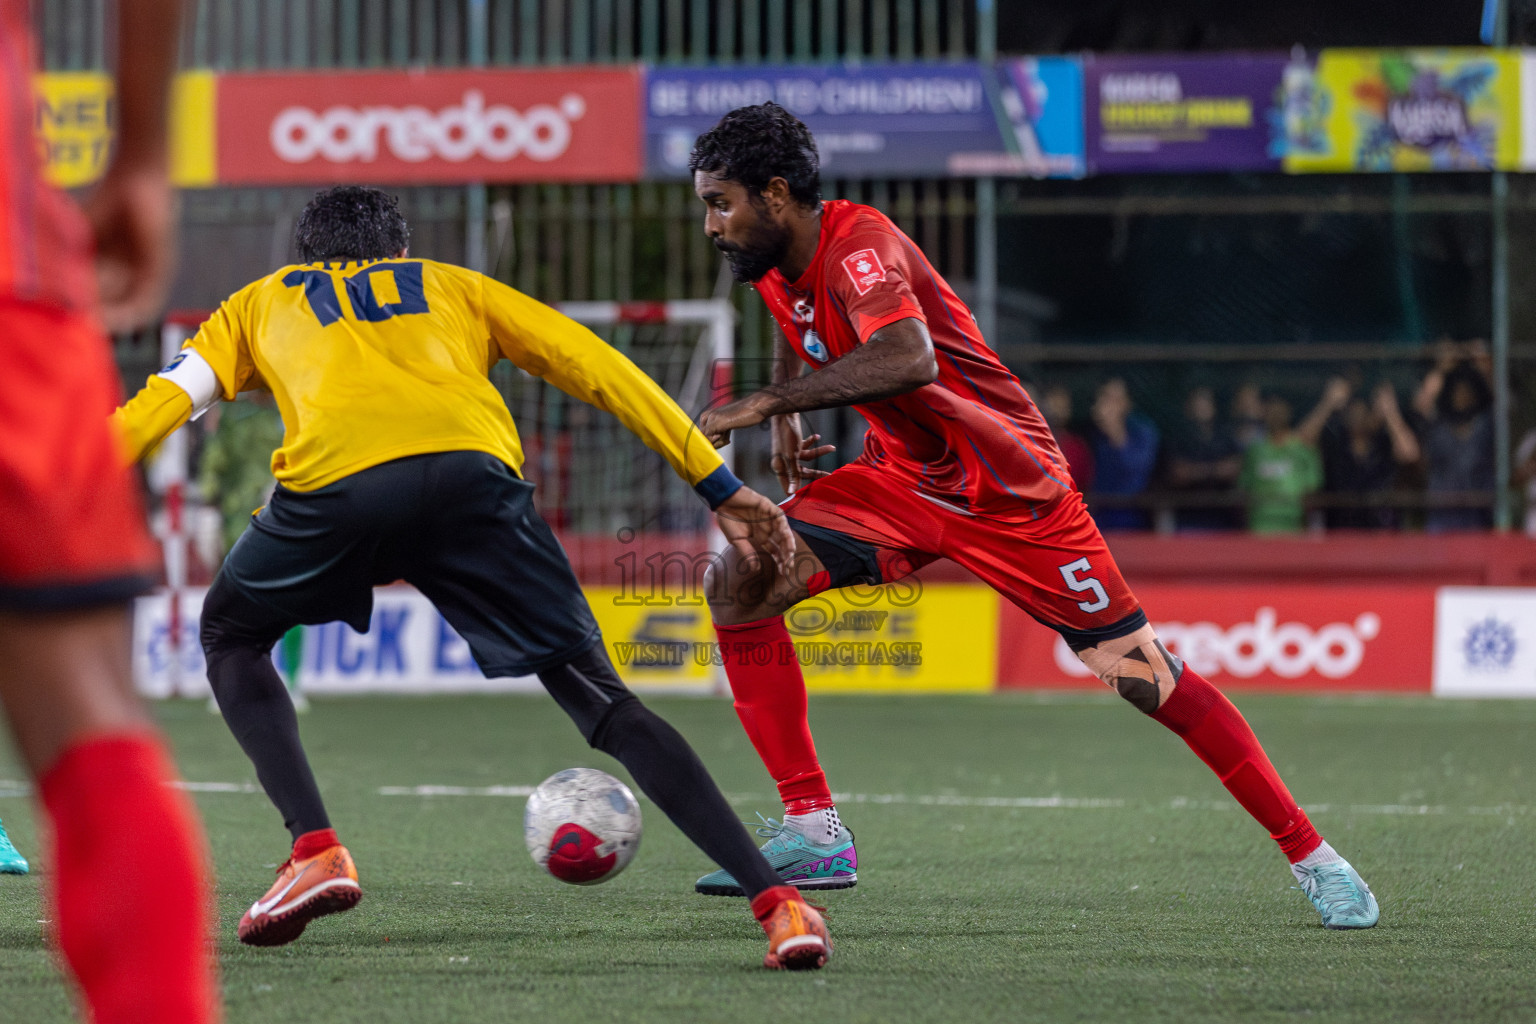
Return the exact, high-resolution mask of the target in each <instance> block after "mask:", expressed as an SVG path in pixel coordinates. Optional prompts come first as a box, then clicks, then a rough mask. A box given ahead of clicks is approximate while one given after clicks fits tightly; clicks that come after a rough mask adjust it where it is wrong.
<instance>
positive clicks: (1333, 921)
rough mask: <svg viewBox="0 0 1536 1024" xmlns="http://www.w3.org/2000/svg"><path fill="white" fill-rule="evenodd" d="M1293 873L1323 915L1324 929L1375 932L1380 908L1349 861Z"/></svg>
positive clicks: (1296, 867)
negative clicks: (1371, 930) (1368, 930)
mask: <svg viewBox="0 0 1536 1024" xmlns="http://www.w3.org/2000/svg"><path fill="white" fill-rule="evenodd" d="M1291 872H1292V873H1293V874H1294V875H1295V876H1296V880H1297V881H1298V882H1300V883H1301V891H1302V892H1304V893H1306V894H1307V898H1308V899H1309V900H1311V901H1312V905H1313V906H1314V907H1316V908H1317V912H1318V913H1319V914H1322V915H1323V927H1324V928H1334V929H1344V928H1374V927H1375V926H1376V921H1377V920H1378V919H1379V918H1380V917H1381V908H1380V907H1378V906H1377V905H1376V897H1375V896H1373V895H1371V887H1370V886H1368V885H1366V884H1365V882H1364V880H1363V879H1361V877H1360V875H1359V873H1358V872H1356V871H1355V869H1354V868H1352V867H1350V866H1349V861H1347V860H1336V861H1334V862H1333V863H1332V864H1322V865H1319V866H1318V867H1315V868H1304V867H1299V866H1297V865H1295V864H1292V865H1291Z"/></svg>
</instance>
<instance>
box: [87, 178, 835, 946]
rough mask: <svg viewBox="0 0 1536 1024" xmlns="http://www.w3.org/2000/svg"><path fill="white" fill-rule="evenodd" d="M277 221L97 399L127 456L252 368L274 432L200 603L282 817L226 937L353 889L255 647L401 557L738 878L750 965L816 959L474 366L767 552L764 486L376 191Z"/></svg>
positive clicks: (611, 355)
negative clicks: (224, 288)
mask: <svg viewBox="0 0 1536 1024" xmlns="http://www.w3.org/2000/svg"><path fill="white" fill-rule="evenodd" d="M295 235H296V241H297V244H298V249H299V253H300V256H301V257H302V258H303V259H304V261H305V262H304V263H303V264H300V265H297V266H290V267H284V268H282V269H281V270H278V271H277V272H276V273H274V274H271V275H270V276H268V277H264V278H262V279H261V280H259V281H256V282H254V283H253V284H251V285H249V286H248V287H246V288H244V289H242V290H241V291H239V292H237V293H235V294H234V295H233V296H231V297H230V298H229V299H228V300H227V301H226V302H225V303H224V304H223V306H221V307H220V308H219V310H218V311H217V312H216V313H214V314H213V316H212V317H210V318H209V319H208V321H207V322H206V323H204V324H203V325H202V327H201V328H200V329H199V331H198V332H197V334H196V336H195V337H193V338H192V339H191V340H190V341H189V342H187V344H186V346H185V347H184V348H183V349H182V351H181V353H180V354H179V355H178V356H177V358H176V359H175V360H173V361H172V362H171V364H170V365H169V366H167V367H166V368H165V369H163V370H161V371H160V372H159V373H158V374H156V375H154V376H152V377H151V378H150V379H149V382H148V383H147V384H146V385H145V387H144V388H143V390H141V391H140V392H139V394H138V395H137V396H136V397H135V398H134V399H133V400H132V401H130V402H129V403H128V404H127V405H126V406H124V407H123V408H122V409H121V410H119V411H118V413H117V417H116V418H117V421H118V424H119V428H120V430H121V432H122V434H123V436H124V438H125V439H126V441H127V444H128V447H129V449H130V451H131V452H132V453H133V455H134V457H135V458H140V457H142V456H143V455H144V453H145V452H147V451H149V450H150V449H151V448H153V447H154V446H155V445H156V444H158V443H159V442H160V441H161V440H162V439H163V438H164V437H165V436H166V435H168V434H169V433H170V432H171V431H173V430H175V429H176V428H177V427H179V426H181V425H182V424H183V423H185V422H186V421H187V420H188V419H189V418H191V417H192V416H193V415H195V414H196V413H197V412H198V411H200V410H201V409H203V408H205V407H207V406H209V405H211V404H212V403H214V402H216V401H218V400H220V399H224V400H230V399H233V398H234V397H235V396H236V395H238V394H239V393H240V392H242V391H248V390H253V389H265V390H269V391H270V392H271V393H272V395H273V396H274V397H275V399H276V401H277V406H278V409H279V411H280V412H281V413H282V418H283V423H284V425H285V434H284V436H283V443H282V447H280V448H278V449H277V451H276V452H275V453H274V454H273V456H272V471H273V475H274V476H275V477H276V478H277V481H278V487H277V490H276V492H275V493H274V495H273V497H272V500H271V502H270V503H269V504H268V505H267V506H266V507H265V508H263V509H261V510H260V511H259V512H258V513H257V514H256V515H255V516H254V517H253V518H252V520H251V524H250V527H249V528H248V529H247V530H246V531H245V533H244V534H243V535H242V536H241V538H240V540H239V541H238V542H237V543H236V544H235V546H234V548H233V549H231V551H230V553H229V556H228V557H227V558H226V560H225V562H224V566H223V568H222V569H221V570H220V571H219V574H218V577H217V578H216V579H215V580H214V582H213V586H212V588H211V589H210V590H209V592H208V596H207V599H206V601H205V603H204V605H203V618H202V644H203V651H204V654H205V655H206V658H207V663H208V679H209V682H210V683H211V684H212V686H213V692H214V696H215V697H216V699H217V700H218V704H219V709H220V710H221V711H222V712H223V715H224V718H225V721H226V722H227V723H228V724H229V727H230V729H231V731H233V732H234V734H235V738H236V739H237V740H238V741H239V743H240V745H241V747H242V748H243V749H244V750H245V752H246V755H247V756H249V757H250V759H251V761H252V762H253V763H254V764H255V767H256V774H257V777H258V778H259V779H260V780H261V784H262V786H263V788H265V790H266V792H267V795H268V796H269V797H270V798H271V800H272V802H273V803H274V804H276V805H277V808H278V810H279V811H281V812H282V815H283V820H284V823H285V824H286V825H287V826H288V829H289V831H290V832H291V833H292V835H293V850H292V856H291V857H290V858H289V860H288V861H287V863H285V864H284V865H283V866H282V868H281V869H280V870H279V872H278V878H277V881H276V883H275V884H274V885H273V886H272V888H271V889H270V890H269V891H268V892H267V893H266V895H265V896H263V897H262V898H261V899H259V900H257V901H256V902H255V903H254V904H252V906H251V908H250V910H249V911H248V912H247V913H246V914H245V916H244V917H243V918H242V919H241V921H240V924H239V928H238V935H239V937H240V940H241V941H242V942H245V943H248V944H250V945H257V946H270V945H280V944H282V943H286V942H290V941H292V940H293V939H295V938H297V937H298V936H299V934H300V933H301V932H302V931H303V930H304V928H305V926H306V925H307V924H308V923H309V922H310V921H311V920H313V919H314V918H317V917H320V916H322V915H325V914H330V913H335V912H337V911H341V910H347V909H349V908H351V907H352V906H354V905H356V903H357V902H358V900H359V899H360V898H361V896H362V891H361V889H360V888H359V885H358V880H357V871H356V869H355V867H354V865H353V861H352V857H351V855H350V853H349V852H348V851H347V849H346V847H344V846H342V845H341V843H340V841H339V839H338V837H337V834H336V831H335V830H334V829H333V828H332V826H331V821H330V819H329V817H328V816H327V814H326V811H325V806H324V804H323V803H322V802H321V799H320V793H319V790H318V788H317V787H316V784H315V779H314V775H313V773H312V772H311V770H310V767H309V763H308V760H307V758H306V757H305V754H304V749H303V747H302V746H301V744H300V742H299V731H298V721H297V719H296V717H295V715H294V712H293V707H292V704H291V702H290V700H289V697H288V693H287V691H286V689H285V688H284V686H283V683H282V681H281V679H280V678H279V677H278V675H277V672H276V670H275V669H274V668H273V666H272V661H271V658H270V652H271V650H272V646H273V644H274V643H275V642H276V641H277V639H278V638H279V637H281V636H282V635H283V634H284V633H286V632H287V631H288V630H289V629H291V628H292V627H294V626H295V625H298V624H301V623H303V624H317V623H323V622H331V621H336V620H340V621H343V622H346V623H348V624H349V625H351V626H352V627H353V628H354V629H356V630H359V631H365V630H367V628H368V624H369V617H370V612H371V608H372V600H373V596H372V588H373V587H374V586H375V585H378V584H383V583H389V582H391V581H393V580H400V579H403V580H405V581H407V582H408V583H411V584H412V585H414V586H415V587H416V588H417V589H418V590H420V591H421V592H422V593H423V594H425V595H426V596H427V597H428V598H429V599H431V601H432V602H433V604H435V605H436V606H437V608H438V610H439V611H440V612H441V613H442V615H443V617H444V618H445V619H447V620H448V622H449V623H450V624H452V625H453V627H454V628H455V629H456V630H458V632H459V633H460V635H462V636H463V637H464V639H465V640H466V641H467V642H468V644H469V647H470V650H471V651H472V652H473V654H474V657H475V661H476V663H477V664H478V665H479V666H480V669H481V670H482V671H483V672H485V674H486V675H488V676H503V675H527V674H536V675H538V677H539V679H540V680H541V681H542V682H543V684H544V686H545V688H546V689H548V690H549V692H550V694H551V695H552V696H553V697H554V698H555V700H556V702H558V703H559V704H560V706H561V707H562V708H563V709H564V710H565V711H566V712H567V713H568V714H569V715H570V716H571V718H572V719H573V720H574V721H575V722H576V725H577V727H578V728H579V729H580V730H581V733H582V735H583V736H584V737H585V738H586V739H587V741H588V742H589V743H590V744H591V745H592V746H594V747H596V748H597V749H599V750H603V751H605V752H607V753H609V754H612V755H613V756H614V757H616V758H617V759H618V760H619V761H620V762H621V763H623V765H624V767H625V768H627V769H628V770H629V772H630V774H631V775H632V776H633V777H634V779H635V781H636V782H637V783H639V785H640V787H641V789H642V790H644V791H645V794H646V795H647V796H649V797H650V798H651V799H652V800H653V801H654V802H655V803H656V805H657V806H658V807H660V808H661V809H662V810H663V811H664V812H665V813H666V814H667V816H668V817H670V818H671V819H672V820H673V822H675V823H676V824H677V826H678V827H679V828H680V829H682V831H683V832H684V833H685V834H686V835H687V836H688V837H689V838H690V839H692V840H693V841H694V842H695V843H697V844H698V846H699V848H700V849H702V850H703V851H704V852H705V853H706V854H708V855H709V856H710V857H711V858H712V859H713V860H715V861H716V862H717V863H719V864H720V865H721V866H722V867H725V868H727V869H728V870H730V871H731V873H732V874H733V875H735V877H737V878H739V879H742V880H743V883H744V885H745V887H746V888H747V891H748V894H749V895H751V896H752V897H753V903H752V909H753V912H754V914H755V915H756V916H757V918H758V920H759V921H760V922H762V924H763V927H764V930H765V931H767V933H768V937H769V951H768V956H767V959H766V961H765V963H766V964H767V966H770V967H789V968H802V967H819V966H821V964H823V963H824V962H825V961H826V957H827V954H828V952H829V951H830V948H831V942H830V939H829V938H828V936H827V931H826V926H825V924H824V923H823V922H822V920H821V918H820V917H819V915H817V913H816V911H815V910H813V909H811V908H809V907H808V906H807V905H806V904H805V903H804V902H803V901H802V900H801V899H800V897H799V895H798V894H797V890H795V889H793V888H791V887H788V886H783V885H780V884H779V879H778V877H777V876H776V875H775V874H774V872H773V870H772V869H771V868H770V867H769V866H768V863H767V862H766V861H765V860H764V859H763V857H762V856H761V855H760V854H759V853H758V851H757V850H756V849H755V848H754V847H753V845H752V843H751V841H750V839H749V838H748V836H747V833H746V831H745V829H743V828H742V827H741V825H740V823H739V822H738V821H737V820H736V816H735V814H734V813H733V812H732V811H731V808H730V806H729V805H728V804H727V803H726V801H725V798H724V797H723V796H721V794H720V791H719V789H718V788H717V787H716V786H715V783H714V780H713V779H711V778H710V776H709V774H708V772H707V771H706V770H705V768H704V766H703V765H702V764H701V763H700V762H699V759H698V757H697V756H696V755H695V754H694V752H693V751H692V749H690V748H689V746H688V744H687V742H686V741H685V740H684V739H683V738H682V737H681V736H680V735H679V734H678V733H677V732H676V731H675V730H674V729H672V727H671V726H669V725H668V724H667V723H666V722H664V721H662V720H661V719H660V718H659V717H657V716H656V715H655V714H654V713H653V712H651V711H650V710H649V709H648V708H646V707H645V706H643V705H642V704H641V703H640V701H639V700H637V699H636V698H635V696H634V695H633V694H632V693H630V692H629V691H628V690H627V689H626V688H625V687H624V684H623V683H622V682H620V680H619V678H618V675H617V674H616V673H615V671H614V669H613V666H612V663H611V662H610V661H609V659H608V656H607V652H606V651H605V649H604V646H603V643H602V638H601V636H600V635H599V633H598V627H597V623H596V621H595V620H594V619H593V617H592V611H591V609H590V608H589V607H588V605H587V602H586V599H585V597H584V596H583V595H582V592H581V589H580V587H579V586H578V584H577V581H576V577H575V574H574V573H573V571H572V569H571V566H570V563H569V561H568V560H567V559H566V556H565V552H564V551H563V550H562V549H561V548H560V545H559V543H558V542H557V541H556V539H555V537H554V534H553V533H552V532H551V531H550V529H549V527H548V526H547V525H545V523H544V521H543V520H542V519H541V518H540V517H539V514H538V512H537V510H536V509H535V508H534V505H533V490H534V488H533V485H532V484H530V483H528V482H526V481H524V480H523V479H522V477H521V476H520V473H519V471H520V468H521V465H522V461H523V454H522V449H521V446H520V445H519V442H518V436H517V429H516V427H515V426H514V425H513V422H512V417H511V416H510V414H509V413H508V411H507V407H506V404H505V402H503V401H502V399H501V397H500V395H499V394H498V392H497V391H496V389H495V388H494V387H493V386H492V385H491V383H490V381H489V380H488V379H487V374H488V372H489V371H490V369H491V367H492V366H494V365H495V364H496V363H497V362H499V361H500V360H501V359H503V358H506V359H510V360H511V361H512V362H513V363H515V364H516V365H518V366H519V367H521V368H523V369H524V370H527V371H528V372H529V373H532V374H535V375H537V376H540V377H543V378H544V379H546V380H548V381H549V382H550V383H552V384H554V385H555V386H556V387H559V388H560V389H561V390H563V391H565V392H567V393H568V394H570V395H572V396H574V397H576V398H579V399H581V400H583V401H585V402H588V403H590V404H592V405H594V406H596V407H598V408H600V409H604V410H607V411H609V412H612V413H613V414H615V415H616V416H618V418H619V419H620V420H621V421H622V422H623V423H624V425H625V426H626V427H628V428H629V429H630V430H632V431H633V432H634V433H635V434H637V435H638V436H639V437H640V438H641V439H643V440H644V441H645V443H646V444H647V445H649V446H650V447H651V448H652V449H654V450H655V451H657V452H658V453H660V454H661V455H662V456H664V457H665V458H666V459H667V461H668V462H669V463H670V464H671V466H672V468H673V469H674V470H675V471H676V472H677V473H678V474H679V475H680V476H682V477H683V478H684V479H686V480H687V481H688V482H689V483H690V484H692V485H693V487H694V489H695V490H696V491H697V492H698V494H699V495H700V496H701V497H702V498H703V499H704V500H705V501H706V502H708V503H709V505H710V507H711V508H713V509H715V510H716V512H717V514H718V515H719V516H720V517H721V520H722V527H723V529H724V530H725V532H726V534H727V536H729V537H731V538H732V543H733V544H734V545H736V546H737V548H738V549H739V551H740V553H741V554H742V555H743V556H745V557H749V558H755V557H757V556H756V555H755V553H754V552H755V551H756V550H764V551H768V552H770V553H771V554H772V555H773V556H774V557H776V558H781V557H785V556H787V553H788V551H789V548H790V545H791V544H792V538H791V537H790V535H789V529H788V525H787V523H786V521H785V519H784V517H783V515H782V514H781V513H780V512H779V511H778V508H777V507H776V506H775V505H774V504H773V503H772V502H770V501H769V500H768V499H767V498H765V497H763V496H762V495H760V494H758V493H756V492H755V491H752V490H751V489H750V488H747V487H744V486H742V484H741V481H739V480H737V479H736V477H735V476H734V475H733V474H732V473H731V471H730V470H729V469H728V468H727V467H726V466H725V465H724V463H723V462H722V461H721V460H720V458H719V457H718V456H717V455H716V454H715V452H714V449H713V447H712V446H711V445H710V444H709V443H708V442H707V441H706V440H704V438H702V437H701V436H700V435H699V434H698V432H697V430H696V429H695V427H694V425H693V423H692V422H691V421H690V420H689V418H688V416H687V415H686V414H685V413H684V412H683V411H682V410H681V409H680V408H678V406H677V405H676V404H675V403H674V402H673V401H672V400H671V399H670V398H668V397H667V395H666V394H665V393H664V392H663V391H662V390H661V388H660V387H658V386H657V385H656V384H655V382H654V381H652V380H651V379H650V378H649V377H647V376H645V374H643V373H642V372H640V370H639V369H637V368H636V367H635V366H634V364H633V363H631V362H630V361H629V360H628V359H627V358H625V357H624V356H623V355H622V354H620V353H619V352H617V351H615V350H614V349H612V348H610V347H609V346H608V345H606V344H604V343H603V342H602V341H601V340H600V339H599V338H597V336H596V335H594V334H592V332H590V331H588V330H587V329H586V328H584V327H582V326H581V325H579V324H577V323H575V322H574V321H572V320H570V319H568V318H567V317H565V316H563V315H561V314H560V313H558V312H556V311H555V310H553V309H551V308H550V307H548V306H545V305H543V304H541V303H539V302H536V301H534V300H533V299H530V298H528V297H527V296H525V295H522V294H520V293H519V292H517V291H514V290H513V289H511V288H509V287H507V286H506V285H503V284H501V283H499V282H497V281H494V280H491V279H490V278H487V277H485V276H483V275H481V274H477V273H474V272H472V271H468V270H465V269H462V268H459V267H454V266H449V265H446V264H442V263H436V262H433V261H431V260H420V259H411V258H409V256H408V252H407V242H408V240H409V231H408V227H407V225H406V222H405V219H404V217H402V216H401V214H400V212H399V210H398V208H397V206H396V202H395V199H394V198H393V197H391V196H389V195H386V194H385V193H383V192H380V191H378V190H377V189H369V188H358V187H350V186H346V187H338V188H332V189H329V190H326V191H324V192H321V193H319V194H317V195H316V196H315V197H314V199H313V200H311V201H310V203H309V204H308V205H307V206H306V207H305V209H304V211H303V213H302V214H301V215H300V217H299V220H298V224H297V226H296V230H295Z"/></svg>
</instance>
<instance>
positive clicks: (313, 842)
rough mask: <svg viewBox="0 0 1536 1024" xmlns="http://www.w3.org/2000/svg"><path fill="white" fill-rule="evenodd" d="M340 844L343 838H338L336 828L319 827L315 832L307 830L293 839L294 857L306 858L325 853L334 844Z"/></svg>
mask: <svg viewBox="0 0 1536 1024" xmlns="http://www.w3.org/2000/svg"><path fill="white" fill-rule="evenodd" d="M340 845H341V840H340V839H337V838H336V830H335V829H333V828H317V829H315V830H314V831H313V832H305V833H304V834H303V835H301V836H299V838H297V839H295V840H294V841H293V859H294V860H306V859H308V858H310V857H314V856H316V855H317V854H321V853H324V852H325V851H326V850H329V849H330V848H331V847H333V846H340Z"/></svg>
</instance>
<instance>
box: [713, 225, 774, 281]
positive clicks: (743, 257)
mask: <svg viewBox="0 0 1536 1024" xmlns="http://www.w3.org/2000/svg"><path fill="white" fill-rule="evenodd" d="M715 248H716V249H719V250H720V252H721V253H722V254H723V255H724V256H725V260H726V262H727V263H729V264H730V267H731V276H732V277H734V278H735V279H736V280H737V281H739V282H741V283H742V284H752V283H754V282H756V281H761V280H762V279H763V275H764V274H766V273H768V271H770V270H772V269H773V268H774V267H776V266H778V265H779V264H780V263H783V262H784V258H785V256H787V255H788V254H789V229H788V228H786V227H779V226H778V225H776V224H773V223H772V222H770V221H766V220H763V219H762V218H759V219H758V221H757V223H756V224H754V225H753V226H752V230H751V232H750V233H749V234H748V236H747V240H746V242H744V243H742V244H740V245H733V244H731V243H729V242H726V241H724V240H723V239H716V240H715Z"/></svg>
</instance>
